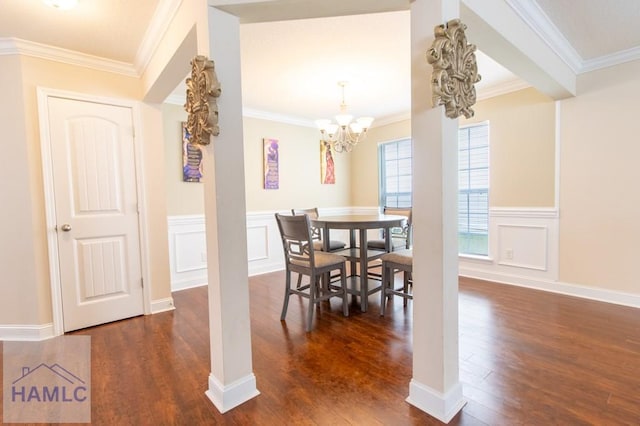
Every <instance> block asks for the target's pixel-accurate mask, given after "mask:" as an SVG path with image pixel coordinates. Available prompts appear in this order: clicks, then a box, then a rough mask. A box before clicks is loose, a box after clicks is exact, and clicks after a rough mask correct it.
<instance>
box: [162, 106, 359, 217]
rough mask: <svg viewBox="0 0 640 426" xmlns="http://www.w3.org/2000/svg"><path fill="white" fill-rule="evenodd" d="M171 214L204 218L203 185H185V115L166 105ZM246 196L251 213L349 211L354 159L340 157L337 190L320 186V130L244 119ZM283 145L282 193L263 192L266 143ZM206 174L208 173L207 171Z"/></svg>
mask: <svg viewBox="0 0 640 426" xmlns="http://www.w3.org/2000/svg"><path fill="white" fill-rule="evenodd" d="M162 111H163V120H164V123H163V125H164V129H165V139H164V143H165V151H166V158H165V166H166V169H167V173H166V192H167V213H168V214H169V215H170V216H172V215H191V214H204V199H203V197H204V193H203V188H202V184H198V183H186V182H182V145H181V138H182V135H181V127H180V122H181V121H184V120H185V119H186V114H185V113H184V109H183V108H182V107H181V106H178V105H169V104H165V105H164V106H163V108H162ZM243 131H244V155H245V164H244V167H245V187H246V189H245V191H246V193H245V195H246V203H247V211H248V212H261V211H276V210H277V211H279V210H289V209H291V208H307V207H319V208H322V207H346V206H349V205H350V201H349V196H350V184H351V174H350V163H349V154H335V155H334V159H335V165H336V184H335V185H323V184H321V183H320V141H319V139H318V136H319V133H318V131H317V130H316V129H315V128H311V127H304V126H297V125H292V124H285V123H279V122H275V121H270V120H263V119H258V118H250V117H245V118H244V126H243ZM263 138H271V139H278V141H279V148H280V158H279V160H280V164H279V166H280V188H279V189H277V190H266V189H264V188H263V181H262V179H263V177H262V171H263V164H262V161H263V160H262V139H263ZM205 173H206V170H205Z"/></svg>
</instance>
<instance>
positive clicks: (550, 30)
mask: <svg viewBox="0 0 640 426" xmlns="http://www.w3.org/2000/svg"><path fill="white" fill-rule="evenodd" d="M506 2H507V4H508V5H509V6H510V7H511V8H512V9H513V10H514V11H515V12H516V14H517V15H518V16H520V18H522V20H523V21H524V22H526V23H527V25H529V27H531V29H532V30H533V31H534V32H535V33H536V34H537V35H538V36H539V37H540V38H541V39H542V41H544V42H545V43H546V44H547V46H549V48H551V50H552V51H553V52H555V54H556V55H558V57H559V58H560V59H562V60H563V61H564V62H565V63H566V64H567V65H568V66H569V68H571V70H572V71H573V72H574V73H576V74H577V73H579V72H580V70H581V69H582V67H583V62H584V60H583V59H582V57H581V56H580V55H579V54H578V52H576V50H575V49H574V48H573V46H572V45H571V43H569V41H567V39H566V38H565V37H564V35H562V32H560V30H558V27H556V26H555V24H554V23H553V22H552V21H551V19H549V17H548V16H547V14H546V13H544V11H543V10H542V8H540V6H539V5H538V4H537V3H536V2H532V1H530V0H506Z"/></svg>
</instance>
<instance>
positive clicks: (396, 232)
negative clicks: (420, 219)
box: [383, 206, 413, 248]
mask: <svg viewBox="0 0 640 426" xmlns="http://www.w3.org/2000/svg"><path fill="white" fill-rule="evenodd" d="M412 210H413V209H412V208H411V207H386V206H385V207H384V209H383V212H384V214H395V215H398V216H404V217H406V218H407V223H405V225H404V226H403V227H397V228H391V237H392V238H402V239H404V240H406V242H407V244H406V248H410V247H411V246H412V244H413V233H412V229H413V227H412V225H411V215H412Z"/></svg>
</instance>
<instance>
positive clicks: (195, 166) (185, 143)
mask: <svg viewBox="0 0 640 426" xmlns="http://www.w3.org/2000/svg"><path fill="white" fill-rule="evenodd" d="M190 141H191V135H190V134H189V131H188V130H187V123H186V122H184V121H183V122H182V181H183V182H200V181H201V179H202V176H203V175H202V149H201V147H200V145H196V144H192V143H191V142H190Z"/></svg>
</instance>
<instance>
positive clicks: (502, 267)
mask: <svg viewBox="0 0 640 426" xmlns="http://www.w3.org/2000/svg"><path fill="white" fill-rule="evenodd" d="M558 238H559V237H558V211H557V210H555V209H498V208H493V209H491V210H490V211H489V257H488V258H482V257H477V258H476V257H467V256H460V275H464V276H469V277H474V278H482V279H490V280H492V281H499V282H505V283H509V284H524V283H526V282H531V281H545V282H554V281H557V280H558Z"/></svg>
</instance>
